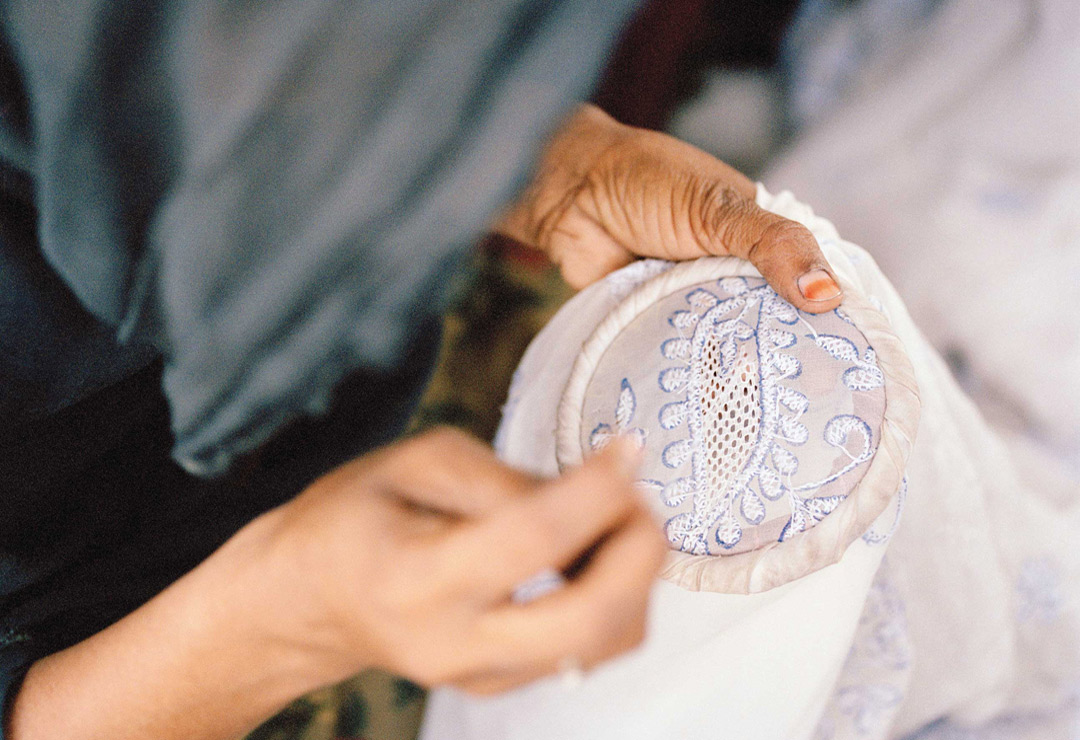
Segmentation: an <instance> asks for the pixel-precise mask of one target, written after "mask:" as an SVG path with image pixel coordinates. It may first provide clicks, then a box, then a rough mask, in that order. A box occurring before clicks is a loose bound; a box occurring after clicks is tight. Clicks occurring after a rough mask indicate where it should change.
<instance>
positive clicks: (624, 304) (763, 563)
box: [556, 257, 919, 593]
mask: <svg viewBox="0 0 1080 740" xmlns="http://www.w3.org/2000/svg"><path fill="white" fill-rule="evenodd" d="M739 277H750V278H753V277H759V274H758V273H757V271H756V270H755V269H754V268H753V266H751V265H750V264H749V263H747V262H744V261H742V260H738V259H736V258H731V257H718V258H704V259H700V260H696V261H693V262H685V263H680V264H677V265H675V266H673V267H671V268H670V269H667V270H665V271H664V272H661V273H660V274H658V275H655V276H653V277H651V278H648V279H646V280H645V281H644V282H643V283H641V284H640V285H638V286H637V287H636V288H635V289H634V290H633V291H632V292H630V293H629V295H627V296H626V298H624V299H623V300H622V301H621V302H620V303H618V304H617V305H616V306H615V308H614V309H613V310H612V311H610V312H609V313H608V314H607V316H605V317H604V319H603V320H602V321H601V322H600V323H599V324H598V325H597V326H596V328H595V329H594V331H593V332H592V334H591V336H590V337H589V338H588V339H587V340H586V341H585V343H584V345H583V346H582V349H581V352H580V353H579V354H578V356H577V358H576V360H575V362H574V366H573V369H572V371H571V373H570V377H569V380H568V382H567V384H566V387H565V389H564V392H563V394H562V397H561V400H560V402H559V407H558V415H557V429H556V458H557V461H558V464H559V467H560V469H565V468H567V467H573V466H576V465H579V464H581V462H582V461H583V460H584V458H585V456H586V454H588V446H587V445H586V444H583V425H585V424H586V423H587V422H586V421H585V419H584V418H583V417H584V414H583V409H584V408H585V404H586V401H587V393H588V391H589V387H590V383H591V381H592V380H593V377H594V374H595V373H596V371H597V368H598V367H599V366H600V364H601V362H602V359H603V357H604V355H605V353H606V352H607V351H608V350H609V348H611V347H612V345H613V343H614V342H615V341H616V338H617V337H619V335H620V334H621V333H622V332H623V330H624V329H626V328H627V327H628V326H629V325H630V324H631V323H632V322H634V321H635V320H636V319H638V318H639V317H640V316H642V315H643V313H644V312H646V311H648V310H649V309H650V308H652V307H654V306H655V305H656V304H657V303H658V302H659V301H662V300H664V299H665V298H667V297H669V296H671V295H672V294H673V293H676V292H677V291H680V290H684V289H687V288H691V287H693V286H697V285H701V284H703V283H707V282H709V281H717V280H720V279H722V278H739ZM840 280H841V286H842V287H843V288H844V292H845V298H844V301H843V305H842V308H843V312H844V314H845V315H846V317H847V318H848V319H849V320H850V321H849V323H851V324H853V325H854V326H855V328H856V329H857V330H858V331H859V332H861V333H862V335H863V336H864V337H865V338H866V340H867V341H868V342H869V344H870V345H871V346H872V347H873V350H874V351H875V352H876V359H877V366H878V367H879V368H880V370H881V374H882V375H883V386H884V396H885V401H884V411H883V413H882V421H881V425H880V429H879V432H878V439H877V445H876V450H875V452H874V453H873V457H872V458H869V460H868V462H867V464H866V466H865V472H864V473H863V474H862V477H861V479H860V480H859V481H858V482H857V483H856V484H855V485H854V487H853V488H852V489H851V490H850V491H849V492H847V494H846V497H845V498H843V500H842V501H840V503H838V504H836V505H835V508H834V509H832V510H831V511H830V512H829V513H828V515H827V516H825V517H824V518H822V519H821V520H820V521H818V522H817V523H816V526H813V527H812V528H809V529H807V530H806V531H803V532H801V533H799V534H798V535H796V536H794V537H792V538H790V539H785V540H784V541H771V542H767V543H764V544H761V545H760V546H757V547H754V548H753V549H750V550H746V551H743V552H736V553H734V554H720V555H716V554H708V555H699V554H691V553H688V552H680V551H671V552H669V553H668V557H667V563H666V565H665V568H664V571H663V573H662V576H663V577H664V578H665V579H666V580H668V581H671V582H673V583H675V584H676V585H679V586H681V587H683V588H686V589H689V590H706V591H717V592H725V593H754V592H758V591H764V590H767V589H770V588H773V587H775V586H778V585H781V584H783V583H787V582H788V581H791V580H794V579H796V578H799V577H801V576H804V575H806V574H808V573H811V572H813V571H815V570H818V569H820V568H822V567H824V566H826V565H829V564H831V563H834V562H836V561H837V560H838V559H839V558H840V557H841V556H842V555H843V553H844V551H845V550H846V549H847V547H848V545H850V544H851V543H852V542H853V541H855V540H856V539H857V538H858V537H860V536H861V535H862V534H863V533H864V532H865V531H866V530H867V529H868V528H869V527H870V526H871V524H873V522H874V521H875V519H876V518H877V517H878V516H879V515H880V514H881V513H882V511H884V510H885V508H886V507H887V506H888V504H889V502H890V500H892V498H893V497H894V495H895V494H896V492H897V491H898V490H899V488H900V487H901V483H902V480H903V474H904V467H905V464H906V461H907V457H908V453H909V452H910V448H911V444H912V442H913V440H914V437H915V432H916V429H917V427H918V419H919V400H918V393H917V390H916V385H915V381H914V372H913V369H912V367H911V363H910V360H909V359H908V357H907V354H906V352H905V351H904V349H903V347H902V345H901V344H900V342H899V340H898V339H897V337H896V335H895V334H894V333H893V332H892V330H891V329H890V328H889V326H888V322H887V320H886V319H885V318H884V317H883V316H882V315H881V313H880V312H878V311H877V310H876V309H875V308H873V307H872V306H871V305H870V303H869V302H868V301H867V300H866V298H865V297H863V296H862V295H861V294H860V293H859V292H858V291H857V290H856V288H855V287H854V286H853V285H851V284H850V283H848V282H847V281H845V280H844V279H843V278H842V277H841V279H840ZM785 305H786V304H785ZM804 315H806V314H804Z"/></svg>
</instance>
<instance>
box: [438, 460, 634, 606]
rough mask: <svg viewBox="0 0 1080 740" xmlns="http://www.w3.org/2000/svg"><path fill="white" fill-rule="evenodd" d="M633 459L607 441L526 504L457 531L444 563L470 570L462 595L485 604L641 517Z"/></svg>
mask: <svg viewBox="0 0 1080 740" xmlns="http://www.w3.org/2000/svg"><path fill="white" fill-rule="evenodd" d="M638 457H639V452H638V449H637V446H636V444H635V443H634V442H633V441H632V440H629V439H618V440H615V442H613V443H612V444H610V445H608V447H607V448H606V449H604V450H603V451H602V452H601V453H599V454H597V455H595V456H593V457H592V458H590V459H589V460H588V461H587V462H586V463H585V464H584V465H582V466H581V467H579V468H577V469H576V470H573V471H571V472H570V473H567V474H566V475H564V476H563V477H561V478H558V479H556V480H553V481H550V482H548V483H546V484H544V485H542V486H540V487H538V488H537V489H536V491H535V492H534V493H533V494H532V495H531V496H528V497H526V498H523V499H522V500H520V501H518V502H516V503H514V504H513V505H507V506H504V507H502V508H500V509H499V510H498V511H496V512H493V513H492V514H491V515H490V516H487V517H485V518H483V519H480V520H477V521H476V522H474V523H472V524H470V525H469V526H465V527H461V528H459V529H458V530H457V531H456V532H455V533H454V534H453V535H452V536H451V539H450V540H449V541H448V542H447V544H446V547H447V549H446V551H445V558H446V560H447V561H448V562H469V563H477V564H478V565H477V567H476V568H474V569H472V570H471V571H470V572H469V573H468V577H469V579H470V587H471V588H472V589H473V590H474V591H479V592H481V593H483V594H484V595H485V596H486V597H487V598H490V599H493V600H502V599H504V598H506V597H508V595H509V594H510V593H511V591H513V590H514V589H515V588H516V587H518V586H520V585H521V584H522V583H523V582H525V581H527V580H528V579H529V578H531V577H532V576H535V575H536V574H537V573H539V572H541V571H544V570H548V569H555V570H562V569H564V568H566V567H567V566H569V565H570V564H571V563H573V562H574V561H575V560H577V559H578V558H579V557H580V556H581V555H582V553H583V552H584V551H586V550H587V549H588V548H589V547H591V546H592V545H594V544H595V543H596V542H597V541H598V540H599V539H600V538H601V537H603V536H604V535H605V534H607V533H608V532H610V531H611V530H612V529H614V528H615V527H617V526H618V525H619V524H620V523H622V522H623V521H624V520H626V519H627V518H629V517H630V516H632V515H634V514H635V513H637V512H638V511H639V510H640V509H641V506H642V505H641V503H640V501H639V499H638V495H637V493H636V492H635V490H634V488H633V482H632V481H633V473H634V471H635V470H636V467H637V462H638Z"/></svg>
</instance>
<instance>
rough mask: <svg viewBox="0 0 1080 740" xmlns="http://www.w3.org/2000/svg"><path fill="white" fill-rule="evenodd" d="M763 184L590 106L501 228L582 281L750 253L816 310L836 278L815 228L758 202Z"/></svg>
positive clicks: (834, 288)
mask: <svg viewBox="0 0 1080 740" xmlns="http://www.w3.org/2000/svg"><path fill="white" fill-rule="evenodd" d="M755 192H756V188H755V186H754V183H752V182H751V181H750V180H749V179H747V178H746V177H745V176H743V175H741V174H740V173H739V172H737V171H735V170H733V169H732V168H730V167H728V166H727V165H725V164H724V163H723V162H721V161H719V160H718V159H716V158H715V157H712V156H710V155H708V154H706V153H705V152H703V151H701V150H699V149H696V148H694V147H692V146H690V145H689V144H686V143H684V142H681V141H679V140H678V139H675V138H673V137H671V136H667V135H665V134H661V133H657V132H655V131H647V130H645V129H636V128H632V127H630V126H624V125H622V124H620V123H617V122H616V121H615V120H613V119H612V118H611V117H609V116H608V115H606V114H605V113H603V112H602V111H601V110H600V109H599V108H596V107H595V106H591V105H587V106H582V107H581V108H580V109H579V110H578V112H577V113H576V114H575V115H574V116H573V117H572V118H571V119H570V120H569V121H568V122H567V123H566V124H565V125H564V126H563V128H562V129H561V130H560V131H559V132H558V133H557V134H556V136H555V137H554V139H553V140H552V142H551V144H550V145H549V146H548V148H547V150H546V152H545V154H544V156H543V157H542V159H541V162H540V167H539V170H538V173H537V176H536V178H535V180H534V182H533V184H532V185H531V186H530V187H529V189H528V190H527V191H526V192H525V194H524V195H523V196H522V198H521V199H520V200H519V201H518V203H516V204H515V205H514V206H513V207H512V208H511V209H510V210H509V211H508V212H507V213H506V214H505V216H504V217H503V219H502V220H501V221H500V223H499V224H498V225H497V227H496V228H497V229H498V230H499V231H501V232H503V233H505V234H507V235H508V236H511V237H513V238H515V239H517V240H518V241H521V242H523V243H525V244H528V245H531V246H534V247H537V248H539V249H541V250H543V251H544V252H546V253H547V255H548V256H549V257H550V258H551V259H552V260H553V261H554V262H555V263H556V264H558V265H559V267H560V269H561V270H562V274H563V277H564V278H565V279H566V281H567V282H568V283H569V284H570V285H571V286H573V287H575V288H581V287H584V286H585V285H588V284H590V283H592V282H593V281H595V280H597V279H599V278H601V277H603V276H604V275H606V274H607V273H609V272H611V271H612V270H615V269H617V268H619V267H622V266H623V265H626V264H628V263H630V262H631V261H633V260H634V259H635V258H637V257H659V258H662V259H669V260H685V259H694V258H697V257H702V256H705V255H734V256H736V257H742V258H744V259H747V260H749V261H750V262H752V263H753V264H754V266H755V267H757V269H758V270H759V271H760V272H761V274H762V275H763V276H764V277H765V279H766V280H768V281H769V284H770V285H772V287H773V289H774V290H776V292H777V293H779V294H780V295H781V296H783V297H784V298H785V299H786V300H787V301H788V302H790V303H791V304H792V305H794V306H796V307H798V308H801V309H803V310H805V311H810V312H813V313H819V312H821V311H827V310H832V309H833V308H836V306H837V305H839V303H840V298H841V294H840V288H839V287H838V285H837V283H836V281H835V278H834V277H833V276H832V274H831V270H830V268H829V266H828V263H827V262H826V261H825V257H824V255H822V253H821V250H820V249H819V247H818V245H817V241H816V240H815V239H814V237H813V236H812V235H811V234H810V232H809V230H807V229H806V228H804V227H803V226H802V225H801V224H798V223H796V222H794V221H789V220H788V219H785V218H782V217H780V216H777V215H776V214H773V213H770V212H768V211H765V210H763V209H761V208H759V207H758V206H757V205H756V203H755V202H754V197H755Z"/></svg>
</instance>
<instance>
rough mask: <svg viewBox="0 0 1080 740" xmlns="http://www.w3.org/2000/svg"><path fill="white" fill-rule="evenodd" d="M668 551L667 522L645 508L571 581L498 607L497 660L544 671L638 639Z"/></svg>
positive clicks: (493, 629) (493, 628)
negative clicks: (663, 527) (660, 524)
mask: <svg viewBox="0 0 1080 740" xmlns="http://www.w3.org/2000/svg"><path fill="white" fill-rule="evenodd" d="M665 551H666V547H665V545H664V542H663V538H662V536H661V534H660V532H659V529H658V528H657V526H656V525H655V523H654V522H653V521H652V519H651V517H650V516H649V515H648V514H647V513H646V512H644V511H642V512H640V513H639V514H638V515H637V516H635V517H634V518H633V519H631V520H630V521H629V522H627V523H626V524H625V525H624V526H623V527H621V528H620V529H619V530H618V531H616V532H614V533H612V534H611V535H610V536H609V537H608V538H607V539H606V540H605V541H604V543H603V544H602V545H601V546H600V547H599V548H598V550H597V552H596V553H595V554H594V555H593V557H592V558H591V559H590V561H589V563H588V564H587V565H586V567H585V568H584V569H583V570H582V571H581V573H580V574H579V575H578V576H577V578H575V579H573V580H572V581H570V583H569V584H568V585H567V586H566V587H565V588H563V589H561V590H559V591H556V592H554V593H551V594H549V595H547V596H544V597H542V598H540V599H537V600H536V601H533V602H530V603H528V604H516V603H511V604H507V605H505V606H502V607H500V608H498V609H497V610H495V611H494V612H492V613H491V615H490V622H489V625H488V640H487V643H488V644H489V645H490V646H491V649H492V650H493V651H495V652H494V655H495V656H496V657H495V658H493V659H497V660H502V661H503V662H504V664H506V665H507V666H517V667H518V669H519V670H522V669H527V670H528V671H531V672H532V673H534V674H543V673H550V672H553V671H555V670H557V669H558V668H559V666H560V665H563V664H565V662H566V661H567V660H568V659H569V660H573V661H576V662H578V663H579V664H580V665H581V666H582V667H589V666H592V665H595V664H596V663H598V662H600V661H602V660H605V659H607V658H610V657H612V656H614V655H616V654H618V653H620V652H623V651H625V650H627V649H629V648H630V647H632V646H633V645H636V644H637V643H638V642H639V641H640V639H641V638H642V636H643V635H644V624H645V619H646V616H647V609H648V596H649V592H650V589H651V586H652V584H653V582H654V579H655V577H656V575H657V573H658V571H659V569H660V566H661V564H662V562H663V557H664V552H665Z"/></svg>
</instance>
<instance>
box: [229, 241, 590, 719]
mask: <svg viewBox="0 0 1080 740" xmlns="http://www.w3.org/2000/svg"><path fill="white" fill-rule="evenodd" d="M471 274H472V276H473V278H472V280H471V281H470V284H469V287H468V288H467V289H466V290H465V292H464V293H463V295H462V297H461V299H460V300H459V301H458V303H457V305H456V306H455V308H454V309H453V310H452V311H451V312H450V314H449V315H448V316H447V317H446V319H445V322H444V327H443V346H442V349H441V351H440V355H439V362H438V365H437V367H436V370H435V374H434V376H433V377H432V380H431V383H430V385H429V386H428V388H427V390H426V392H425V394H424V397H423V400H422V401H421V403H420V406H419V407H418V409H417V411H416V413H415V415H414V416H413V419H412V422H411V424H410V431H413V432H415V431H420V430H423V429H426V428H429V427H432V426H435V425H438V424H449V425H453V426H456V427H460V428H462V429H465V430H467V431H469V432H471V433H472V434H475V435H476V436H477V437H480V438H481V439H485V440H488V441H490V440H491V438H492V437H493V436H494V434H495V429H496V427H497V426H498V423H499V415H500V409H501V405H502V403H503V401H504V400H505V398H506V392H507V389H508V388H509V386H510V377H511V375H512V374H513V372H514V368H515V367H517V364H518V360H520V359H521V355H522V353H524V351H525V347H526V346H527V345H528V343H529V342H530V341H531V340H532V338H533V336H535V334H536V333H537V332H538V331H539V330H540V328H541V327H543V325H544V324H545V323H547V321H548V319H550V318H551V316H552V315H553V314H554V313H555V311H557V310H558V308H559V306H561V305H562V304H563V303H564V302H565V301H566V300H567V299H568V298H569V297H570V295H571V291H570V289H569V288H568V287H567V286H566V284H565V283H564V282H563V281H562V279H561V278H560V277H559V274H558V271H557V270H556V269H555V268H554V267H553V266H552V265H551V264H550V263H548V262H547V261H546V260H545V259H544V258H543V257H542V256H540V255H539V253H537V252H533V251H532V250H527V249H525V248H524V247H520V246H517V245H515V244H514V243H512V242H509V241H506V240H502V239H498V238H492V239H490V240H488V242H486V243H485V244H484V245H483V247H482V248H481V249H480V250H478V252H477V254H476V257H475V258H474V264H473V266H472V270H471ZM423 706H424V690H423V689H422V688H421V687H419V686H417V685H416V684H414V683H411V682H410V681H406V680H405V679H402V678H398V677H396V676H391V675H389V674H386V673H382V672H379V671H368V672H367V673H364V674H362V675H360V676H357V677H356V678H353V679H350V680H348V681H346V682H344V683H342V684H339V685H337V686H333V687H330V688H326V689H322V690H320V691H316V692H314V693H312V694H309V695H308V696H305V697H303V698H301V699H298V700H297V701H295V702H293V703H292V704H290V705H289V706H288V707H287V708H286V709H284V710H283V711H282V712H281V713H279V714H278V715H277V716H275V717H273V718H272V719H270V720H268V721H267V722H266V723H265V724H263V725H262V726H261V727H259V728H258V729H257V730H255V731H254V732H253V733H251V735H249V736H248V739H247V740H413V738H415V737H416V734H417V731H418V730H419V727H420V718H421V717H422V715H423Z"/></svg>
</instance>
